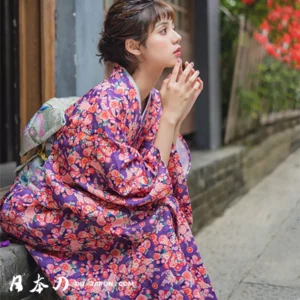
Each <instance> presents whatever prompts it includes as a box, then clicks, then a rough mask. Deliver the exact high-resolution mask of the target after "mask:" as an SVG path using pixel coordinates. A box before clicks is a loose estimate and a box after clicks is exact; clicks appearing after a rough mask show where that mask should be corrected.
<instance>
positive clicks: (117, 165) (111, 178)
mask: <svg viewBox="0 0 300 300" xmlns="http://www.w3.org/2000/svg"><path fill="white" fill-rule="evenodd" d="M101 121H102V123H100V124H99V127H98V129H96V130H95V129H94V135H93V143H94V149H93V153H92V155H91V156H90V159H91V161H90V163H89V165H90V166H92V167H93V168H94V169H95V170H96V173H97V176H100V177H101V181H102V182H104V184H105V185H106V186H108V187H109V188H110V189H111V190H113V191H114V192H115V193H117V194H118V195H120V196H123V197H145V196H147V195H148V194H150V195H151V196H156V197H159V196H161V197H163V196H165V195H166V194H169V193H171V192H172V183H171V179H170V176H169V173H168V168H167V166H166V165H165V163H164V162H163V160H162V158H161V154H160V150H159V149H158V148H157V147H155V146H154V145H153V144H151V145H150V146H149V147H148V148H147V149H143V153H140V152H139V151H138V149H136V148H134V147H133V146H131V144H130V141H129V140H128V137H127V136H128V135H127V134H126V133H128V131H129V126H128V127H127V126H126V123H125V122H122V121H121V120H119V119H116V118H114V117H113V116H112V115H110V116H108V117H107V119H105V120H103V119H102V120H101ZM95 131H96V132H95ZM146 201H147V200H146Z"/></svg>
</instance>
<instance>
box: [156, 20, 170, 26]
mask: <svg viewBox="0 0 300 300" xmlns="http://www.w3.org/2000/svg"><path fill="white" fill-rule="evenodd" d="M169 23H170V22H166V21H165V22H159V23H158V24H156V26H155V27H158V26H160V25H169ZM172 24H174V23H172Z"/></svg>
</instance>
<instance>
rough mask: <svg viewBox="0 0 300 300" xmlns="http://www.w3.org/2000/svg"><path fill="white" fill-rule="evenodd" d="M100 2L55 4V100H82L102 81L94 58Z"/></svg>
mask: <svg viewBox="0 0 300 300" xmlns="http://www.w3.org/2000/svg"><path fill="white" fill-rule="evenodd" d="M102 24H103V1H102V0H89V1H81V0H68V1H65V0H56V26H55V30H56V42H55V53H56V54H55V56H56V59H55V70H56V71H55V82H56V97H67V96H82V95H83V94H85V93H86V92H87V91H88V90H89V89H90V88H92V87H93V86H95V85H96V84H97V83H99V82H101V81H102V80H103V79H104V67H103V66H102V65H100V63H99V58H98V57H97V56H96V53H97V43H98V39H99V37H100V35H99V33H100V32H101V30H102Z"/></svg>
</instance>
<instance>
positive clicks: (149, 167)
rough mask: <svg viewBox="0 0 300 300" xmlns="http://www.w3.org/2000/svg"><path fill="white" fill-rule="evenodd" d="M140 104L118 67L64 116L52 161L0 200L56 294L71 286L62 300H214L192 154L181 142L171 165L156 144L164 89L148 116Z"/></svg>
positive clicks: (153, 96) (9, 225)
mask: <svg viewBox="0 0 300 300" xmlns="http://www.w3.org/2000/svg"><path fill="white" fill-rule="evenodd" d="M139 100H140V99H139V94H138V91H137V90H136V88H135V86H134V83H133V82H132V80H131V78H130V77H129V76H128V73H127V72H126V70H125V69H124V68H123V67H121V66H120V65H118V64H115V67H114V70H113V73H112V74H111V76H110V78H109V79H107V80H104V81H103V82H102V83H100V84H98V85H97V86H95V87H94V88H92V89H91V90H90V91H89V92H88V93H86V94H85V95H84V96H83V97H81V98H80V99H79V100H78V101H77V102H75V103H74V104H72V105H71V106H70V107H69V108H68V109H67V110H66V111H65V117H66V124H65V125H64V126H63V127H62V128H61V129H60V130H59V131H58V132H56V133H55V135H54V138H53V142H52V144H51V149H50V151H49V152H48V154H49V155H48V157H47V159H46V160H45V161H42V160H40V163H36V164H35V166H34V172H33V173H32V174H31V175H30V176H27V177H26V176H25V175H26V170H27V171H29V169H30V166H29V164H28V165H26V166H25V167H24V169H23V170H25V171H23V172H20V173H18V176H17V177H16V180H15V182H14V184H13V185H12V186H11V188H10V190H9V191H8V192H7V193H6V194H5V195H4V197H3V198H2V199H1V200H0V224H1V227H2V229H3V231H4V232H5V233H7V235H8V237H9V238H10V239H11V240H13V241H15V242H18V243H21V244H24V245H25V247H26V248H27V250H28V251H29V253H30V254H31V255H32V257H33V258H34V259H35V261H36V262H37V264H38V265H39V266H40V267H41V269H42V271H43V272H44V273H45V275H46V276H47V278H48V279H49V281H50V283H51V284H52V285H53V286H54V285H57V281H58V278H59V277H61V276H64V277H66V278H67V279H68V282H69V286H68V288H67V289H65V290H64V284H63V285H61V286H60V288H59V289H58V290H57V291H56V292H57V293H58V295H59V296H60V297H61V299H68V300H73V299H74V300H75V299H92V300H96V299H99V300H100V299H138V300H146V299H151V300H152V299H217V297H216V294H215V292H214V289H213V286H212V283H211V281H210V278H209V276H208V274H207V272H206V269H205V266H204V264H203V262H202V258H201V256H200V254H199V251H198V248H197V245H196V243H195V240H194V237H193V235H192V232H191V227H192V224H193V218H192V208H191V202H190V197H189V193H188V187H187V181H186V174H187V173H186V172H187V171H188V170H189V169H190V164H191V156H190V152H189V149H188V146H187V144H186V142H185V141H184V139H183V137H182V136H181V135H180V134H179V135H178V138H179V139H180V143H181V146H182V145H183V146H184V148H185V154H184V153H183V151H181V153H182V154H181V155H186V157H188V166H185V168H184V164H182V163H181V161H180V155H179V153H178V151H177V149H176V148H177V147H175V146H174V145H173V144H172V150H171V154H170V159H169V163H168V166H167V165H165V163H164V162H163V161H162V159H161V155H160V151H159V149H158V148H156V147H155V146H154V141H155V137H156V133H157V130H158V128H159V120H160V116H161V112H162V107H161V102H160V94H159V91H157V90H156V89H152V91H151V93H150V97H149V99H148V101H150V102H149V103H147V107H146V109H145V111H144V113H143V115H141V109H140V101H139ZM142 116H143V117H142ZM181 150H182V149H181ZM184 169H185V171H184ZM24 176H25V177H24ZM122 282H123V283H124V282H127V284H120V283H122ZM87 283H88V284H87ZM92 283H93V284H92ZM95 283H97V284H95ZM111 283H113V284H111Z"/></svg>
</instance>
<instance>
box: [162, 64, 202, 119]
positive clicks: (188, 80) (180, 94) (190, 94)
mask: <svg viewBox="0 0 300 300" xmlns="http://www.w3.org/2000/svg"><path fill="white" fill-rule="evenodd" d="M192 69H193V65H192V64H188V65H187V67H186V69H185V70H184V71H182V64H181V60H180V61H178V62H177V64H176V65H175V66H174V68H173V72H172V74H171V76H170V75H169V77H168V78H166V79H165V80H164V81H163V85H162V88H161V91H160V94H161V102H162V107H163V114H164V116H165V117H166V118H167V119H169V120H171V122H173V123H174V124H177V123H178V122H179V121H180V120H181V119H182V118H183V117H186V114H187V113H188V112H189V111H190V109H191V107H192V106H193V104H194V102H195V100H196V99H197V97H198V95H199V94H200V92H201V90H202V84H201V83H202V81H201V80H200V81H198V75H199V73H200V72H199V71H196V72H194V73H193V74H191V73H192Z"/></svg>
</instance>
